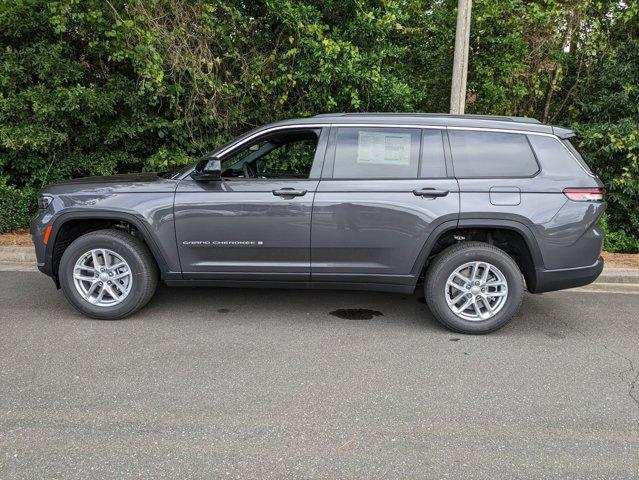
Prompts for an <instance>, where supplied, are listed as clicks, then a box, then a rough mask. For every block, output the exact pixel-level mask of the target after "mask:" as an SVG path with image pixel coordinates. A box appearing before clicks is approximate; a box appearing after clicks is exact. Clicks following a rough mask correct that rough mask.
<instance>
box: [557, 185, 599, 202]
mask: <svg viewBox="0 0 639 480" xmlns="http://www.w3.org/2000/svg"><path fill="white" fill-rule="evenodd" d="M605 194H606V189H605V188H602V187H595V188H592V187H588V188H564V195H566V196H567V197H568V198H569V199H570V200H573V201H575V202H601V201H603V199H604V195H605Z"/></svg>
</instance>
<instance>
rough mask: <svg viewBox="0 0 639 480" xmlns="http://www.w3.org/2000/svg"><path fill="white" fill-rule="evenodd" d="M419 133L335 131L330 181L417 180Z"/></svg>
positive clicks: (353, 129) (363, 129) (378, 130)
mask: <svg viewBox="0 0 639 480" xmlns="http://www.w3.org/2000/svg"><path fill="white" fill-rule="evenodd" d="M419 137H420V131H419V130H417V129H413V128H368V127H367V128H350V127H346V128H339V129H338V131H337V144H336V147H335V164H334V167H333V177H334V178H417V166H418V158H419V140H420V138H419Z"/></svg>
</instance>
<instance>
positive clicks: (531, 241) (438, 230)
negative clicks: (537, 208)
mask: <svg viewBox="0 0 639 480" xmlns="http://www.w3.org/2000/svg"><path fill="white" fill-rule="evenodd" d="M463 228H484V229H490V228H499V229H503V230H512V231H514V232H516V233H519V234H520V235H521V236H522V237H523V239H524V241H525V242H526V246H527V247H528V251H529V252H530V256H531V257H532V260H533V263H534V266H535V267H537V268H539V267H543V265H544V262H543V257H542V254H541V249H540V248H539V244H538V243H537V239H536V238H535V235H534V234H533V232H532V231H531V229H530V227H528V226H527V225H526V224H524V223H521V222H517V221H515V220H503V219H495V218H479V217H477V218H464V219H460V220H458V221H447V222H443V223H441V224H439V225H438V226H437V227H435V229H433V230H432V231H431V233H430V235H429V236H428V238H427V239H426V241H425V242H424V246H423V247H422V249H421V250H420V252H419V255H418V256H417V260H415V264H414V265H413V269H412V270H411V273H412V274H413V275H417V276H418V275H420V273H421V271H422V269H423V268H424V265H425V264H426V260H428V257H429V256H430V252H431V251H432V250H433V247H434V246H435V243H436V242H437V240H439V238H440V237H441V236H442V235H443V234H444V233H446V232H448V231H451V230H459V229H463Z"/></svg>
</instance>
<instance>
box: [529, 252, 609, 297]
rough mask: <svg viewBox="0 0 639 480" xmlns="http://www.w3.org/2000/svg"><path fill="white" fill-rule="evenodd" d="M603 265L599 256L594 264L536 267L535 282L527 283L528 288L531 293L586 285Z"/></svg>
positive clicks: (598, 272) (596, 275) (593, 279)
mask: <svg viewBox="0 0 639 480" xmlns="http://www.w3.org/2000/svg"><path fill="white" fill-rule="evenodd" d="M603 267H604V261H603V258H599V259H598V260H597V261H596V262H595V263H594V264H592V265H589V266H587V267H578V268H564V269H561V270H546V269H537V270H536V271H535V277H536V278H535V282H534V283H535V284H534V285H528V290H529V291H530V292H531V293H543V292H552V291H554V290H563V289H565V288H574V287H581V286H583V285H588V284H589V283H592V282H594V281H595V280H596V279H597V277H598V276H599V275H600V274H601V271H602V270H603Z"/></svg>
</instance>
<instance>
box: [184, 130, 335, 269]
mask: <svg viewBox="0 0 639 480" xmlns="http://www.w3.org/2000/svg"><path fill="white" fill-rule="evenodd" d="M322 135H323V134H322V132H321V129H299V128H291V129H287V130H281V129H280V130H278V131H277V132H276V133H275V134H272V133H269V134H265V135H263V136H258V137H256V138H255V139H254V140H251V141H250V142H247V143H246V144H244V145H242V146H239V147H238V148H236V149H234V150H233V151H232V152H231V153H230V154H229V155H227V156H226V157H225V158H224V159H222V167H223V172H222V180H221V181H208V182H202V181H195V180H193V179H191V178H187V179H185V180H182V181H181V182H180V184H179V186H178V188H177V192H176V195H175V230H176V237H177V244H178V251H179V254H180V262H181V265H182V272H183V273H182V274H183V278H185V279H211V280H220V279H237V280H255V281H257V280H260V281H261V280H274V281H294V282H305V281H309V280H310V236H311V208H312V204H313V196H314V194H315V189H316V187H317V184H318V183H319V175H320V172H321V167H322V165H321V162H322V161H323V158H324V148H325V147H324V145H325V144H326V140H325V139H322Z"/></svg>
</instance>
